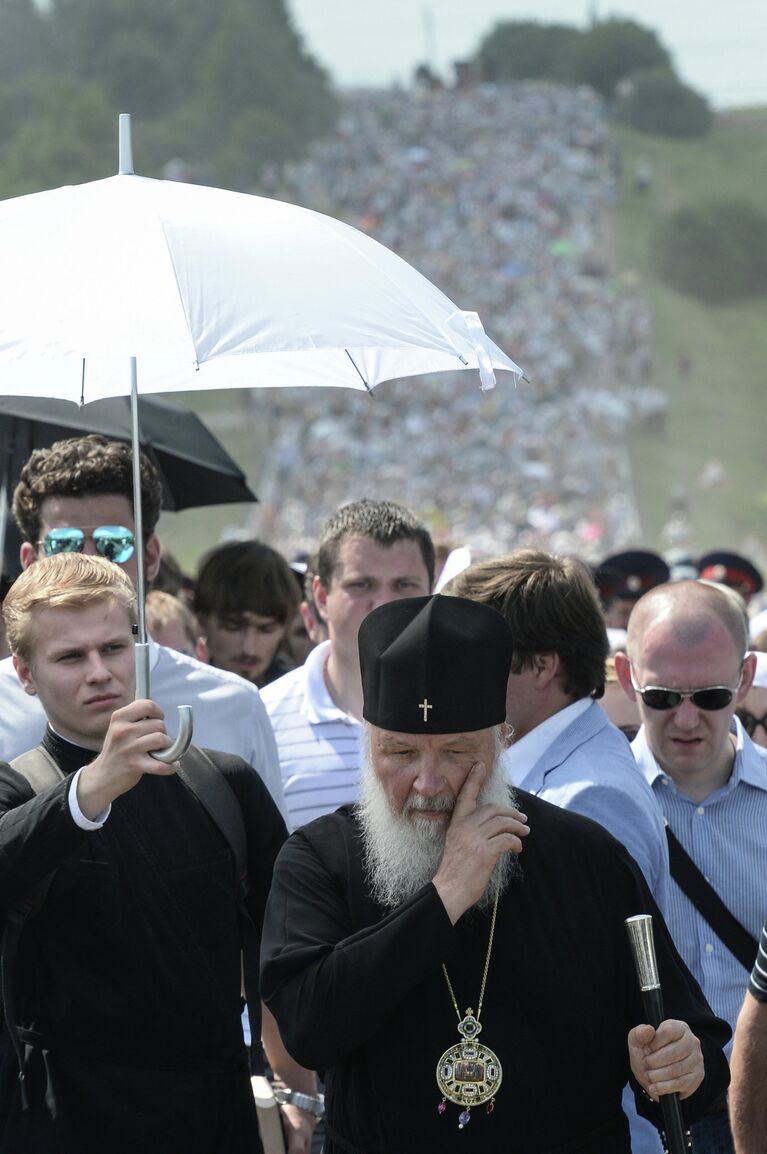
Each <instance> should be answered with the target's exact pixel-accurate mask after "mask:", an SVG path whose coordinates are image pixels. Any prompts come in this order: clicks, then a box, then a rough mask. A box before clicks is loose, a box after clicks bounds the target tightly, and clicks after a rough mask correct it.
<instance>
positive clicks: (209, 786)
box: [177, 745, 264, 1074]
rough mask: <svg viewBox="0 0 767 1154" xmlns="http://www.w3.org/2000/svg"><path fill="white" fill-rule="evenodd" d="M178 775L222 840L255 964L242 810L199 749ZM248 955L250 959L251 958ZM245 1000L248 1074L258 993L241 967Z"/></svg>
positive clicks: (257, 1051)
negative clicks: (231, 862) (228, 854)
mask: <svg viewBox="0 0 767 1154" xmlns="http://www.w3.org/2000/svg"><path fill="white" fill-rule="evenodd" d="M177 772H178V776H179V777H180V778H181V780H182V782H183V783H184V785H185V786H186V787H187V789H189V791H190V792H191V793H193V794H194V796H195V797H196V798H197V800H198V801H199V803H200V805H201V806H202V807H203V809H204V810H205V811H206V813H207V814H208V817H209V818H210V819H211V821H212V822H213V823H214V825H216V826H217V828H218V830H219V831H220V833H221V834H222V836H223V837H224V839H225V841H226V843H227V845H228V846H229V850H230V852H231V855H232V858H233V859H234V866H235V870H236V876H237V891H236V896H237V908H238V910H239V914H240V932H241V934H242V945H243V950H244V951H246V952H247V955H248V957H249V958H250V960H251V962H253V961H254V960H255V964H256V965H257V964H258V957H257V955H258V935H257V933H256V927H255V926H254V925H253V919H252V918H251V916H250V913H249V911H248V908H247V906H246V905H245V899H246V897H247V896H248V891H249V889H250V880H249V877H248V837H247V830H246V828H245V818H244V816H243V813H242V808H241V806H240V803H239V801H238V799H237V795H236V794H235V792H234V790H233V789H232V787H231V786H230V785H229V782H228V781H227V780H226V778H225V777H224V775H223V773H222V772H221V770H220V769H219V768H218V766H217V765H216V764H215V762H214V761H213V760H212V758H211V757H209V756H208V754H207V753H206V752H205V750H204V749H200V748H199V746H196V745H190V747H189V749H188V750H187V752H186V753H185V754H184V756H183V757H182V758H181V760H180V762H179V765H178V771H177ZM251 955H252V957H251ZM243 985H244V988H245V1001H246V1003H247V1007H248V1018H249V1019H250V1072H251V1074H263V1073H264V1056H263V1050H262V1048H261V993H260V989H259V984H258V976H257V973H256V974H253V973H252V972H251V971H250V968H249V967H247V966H243Z"/></svg>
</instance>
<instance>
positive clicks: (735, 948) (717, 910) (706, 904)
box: [666, 826, 759, 974]
mask: <svg viewBox="0 0 767 1154" xmlns="http://www.w3.org/2000/svg"><path fill="white" fill-rule="evenodd" d="M666 838H667V840H668V857H669V866H670V868H671V876H672V878H673V879H674V881H675V882H676V884H677V885H678V886H679V888H680V890H682V892H683V893H685V894H686V895H687V897H688V898H689V899H690V901H691V902H692V904H693V905H694V906H695V908H696V909H697V910H698V913H700V914H702V915H703V917H704V918H705V919H706V921H707V922H708V924H709V925H710V926H711V928H712V930H713V931H714V933H715V934H716V936H717V937H718V938H719V939H720V940H721V941H722V942H724V944H725V945H726V946H727V949H728V950H729V951H730V953H731V954H732V955H733V957H734V958H736V959H737V961H739V962H740V964H741V966H743V968H744V969H746V970H748V972H749V974H750V973H751V970H752V969H753V966H754V960H755V959H756V954H757V950H758V949H759V943H758V942H757V940H756V938H754V937H752V935H751V934H750V933H749V932H748V930H746V929H744V928H743V926H742V925H741V924H740V922H739V921H738V919H737V918H736V917H735V916H734V915H733V914H731V913H730V911H729V910H728V909H727V906H726V905H725V904H724V902H723V901H722V899H721V898H720V897H719V894H718V893H717V892H716V890H715V889H714V888H713V887H712V886H711V885H710V884H709V882H707V881H706V879H705V878H704V876H703V874H702V873H701V872H700V870H699V869H698V867H697V866H696V864H695V862H694V861H693V860H692V858H691V857H690V855H689V854H688V853H687V851H686V850H685V849H683V847H682V845H681V844H680V842H679V841H678V840H677V838H676V837H675V835H674V834H673V833H672V831H671V830H670V829H669V827H668V826H666Z"/></svg>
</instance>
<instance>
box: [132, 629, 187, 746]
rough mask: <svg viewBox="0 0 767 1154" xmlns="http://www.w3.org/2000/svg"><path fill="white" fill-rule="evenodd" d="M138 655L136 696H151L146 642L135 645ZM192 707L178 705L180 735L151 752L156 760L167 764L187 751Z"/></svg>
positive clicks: (136, 654)
mask: <svg viewBox="0 0 767 1154" xmlns="http://www.w3.org/2000/svg"><path fill="white" fill-rule="evenodd" d="M134 651H135V656H136V697H137V698H138V697H151V692H150V688H149V646H148V645H147V644H146V643H145V642H143V643H142V642H138V643H137V644H136V645H135V646H134ZM192 729H193V722H192V707H191V705H179V707H178V736H177V737H176V740H175V741H174V742H173V745H171V746H170V747H169V748H168V749H160V750H157V752H155V753H152V754H150V756H151V757H153V758H154V759H155V761H162V762H164V763H165V765H170V764H171V762H174V761H178V759H179V758H180V757H183V755H184V754H185V753H186V751H187V749H188V748H189V744H190V742H191V740H192Z"/></svg>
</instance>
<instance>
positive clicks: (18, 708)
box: [0, 434, 285, 811]
mask: <svg viewBox="0 0 767 1154" xmlns="http://www.w3.org/2000/svg"><path fill="white" fill-rule="evenodd" d="M140 472H141V508H142V515H143V521H142V523H143V530H144V550H145V567H146V578H147V582H148V583H149V582H151V581H152V579H153V577H154V576H155V574H156V572H157V568H158V566H159V563H160V542H159V540H158V537H157V534H156V532H155V530H156V526H157V521H158V520H159V516H160V507H161V499H162V486H161V483H160V479H159V477H158V474H157V470H156V469H155V468H154V466H153V465H152V464H151V462H150V461H149V460H148V458H147V457H146V456H145V455H144V454H143V453H142V455H141V470H140ZM13 515H14V517H15V519H16V523H17V525H18V527H19V531H20V533H21V536H22V541H23V543H22V546H21V564H22V566H23V568H24V569H27V568H29V566H30V565H33V564H35V562H37V561H38V560H39V559H40V558H41V557H46V556H53V555H55V554H57V553H60V552H72V551H81V552H85V553H100V554H101V555H102V556H103V557H107V558H108V559H109V560H111V561H114V562H116V564H118V565H120V566H121V567H122V568H123V569H124V570H125V572H126V573H127V574H128V576H129V577H130V578H131V580H133V581H134V583H135V580H136V553H135V547H134V536H133V534H134V529H135V521H134V516H133V473H132V458H131V450H130V447H129V446H128V445H125V444H123V443H122V442H120V441H110V440H108V439H107V438H106V437H102V436H99V435H97V434H90V435H88V436H84V437H72V438H70V439H68V440H66V441H58V442H57V443H56V444H55V445H53V446H51V448H49V449H36V450H35V452H33V453H32V454H31V456H30V458H29V460H28V461H27V462H26V464H25V465H24V468H23V469H22V471H21V475H20V478H19V482H18V484H17V486H16V489H15V492H14V496H13ZM149 660H150V670H151V682H152V696H153V698H154V699H155V701H157V702H158V704H159V705H160V706H161V707H162V709H163V710H164V713H165V717H166V721H167V725H168V729H169V731H170V732H171V733H174V732H175V730H174V727H175V726H176V716H177V709H178V706H179V705H191V706H192V708H193V711H194V740H195V742H196V743H197V744H198V745H203V746H205V747H207V748H210V749H221V750H223V751H224V752H226V753H233V754H236V755H237V756H239V757H241V758H242V759H243V761H246V762H247V763H248V764H249V765H252V766H253V767H254V769H255V770H256V771H257V772H258V773H259V774H260V775H261V777H262V778H263V779H264V781H265V782H266V785H267V788H268V789H269V792H270V793H271V795H272V797H273V798H274V800H275V802H276V803H277V805H278V807H279V808H280V810H281V811H282V810H284V805H285V802H284V798H283V796H282V785H281V782H280V773H279V763H278V761H277V749H276V746H275V743H274V735H273V733H272V730H271V726H270V725H269V719H268V717H267V716H266V712H265V710H264V707H263V705H262V703H261V700H260V698H259V695H258V690H257V689H256V688H255V686H249V685H247V684H246V683H245V682H244V681H243V679H242V678H240V677H237V676H236V675H235V674H233V673H229V672H227V671H226V670H223V669H222V670H218V669H212V668H211V667H210V666H208V665H203V664H202V662H200V661H197V660H195V658H193V657H187V656H185V655H183V654H181V653H179V652H177V651H176V650H173V649H168V648H165V647H163V646H158V645H155V643H154V642H153V641H151V639H150V646H149ZM0 700H2V703H3V705H2V709H0V757H2V758H5V760H6V761H8V760H10V759H11V758H13V757H15V756H16V755H17V754H19V753H24V752H25V751H26V750H28V749H31V748H32V747H33V746H34V745H36V744H37V742H38V741H39V740H40V739H41V737H42V735H43V732H44V729H45V715H44V713H43V710H42V708H41V707H40V704H39V702H38V701H37V700H36V698H35V697H32V696H29V695H28V694H25V693H24V691H23V689H22V688H21V686H20V684H19V681H18V679H17V677H16V674H15V673H14V671H13V666H12V664H11V661H10V658H7V659H6V660H5V661H0Z"/></svg>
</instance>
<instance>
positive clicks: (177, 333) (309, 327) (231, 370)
mask: <svg viewBox="0 0 767 1154" xmlns="http://www.w3.org/2000/svg"><path fill="white" fill-rule="evenodd" d="M120 145H121V148H120V174H119V175H118V176H115V177H110V178H108V179H106V180H99V181H94V182H92V183H89V184H82V185H77V186H72V187H65V188H59V189H54V190H52V191H50V192H40V193H33V194H31V195H29V196H22V197H16V198H14V199H11V200H6V201H3V202H0V270H1V273H0V392H1V393H3V394H16V395H19V396H40V397H46V396H47V397H59V398H63V399H67V400H72V401H75V402H78V403H80V404H82V403H86V402H87V401H93V400H98V399H101V398H103V397H110V396H116V395H121V394H125V393H129V392H132V393H133V395H134V397H135V395H136V392H137V385H140V389H141V392H142V393H145V392H146V393H155V392H165V391H169V390H173V389H183V390H193V389H215V388H227V389H228V388H243V387H261V386H271V387H283V386H287V385H341V386H346V387H349V388H355V389H372V388H373V387H374V386H375V385H377V384H379V383H380V382H381V381H386V380H390V379H393V378H396V377H403V376H417V375H419V374H422V373H431V372H440V371H444V370H448V369H475V370H478V371H479V373H480V379H481V384H482V387H483V388H492V386H493V385H494V384H495V375H494V372H493V370H494V369H503V370H507V371H509V372H512V373H516V374H520V369H519V368H518V366H517V365H515V364H514V362H513V361H512V360H510V359H509V358H508V357H507V356H506V355H505V354H504V353H503V352H502V351H501V350H500V349H499V348H498V347H497V346H496V345H494V344H493V342H492V341H490V340H489V339H488V337H487V336H486V335H485V332H484V329H483V328H482V324H481V322H480V320H479V317H478V316H477V314H476V313H471V312H466V311H463V310H461V309H459V308H458V307H457V306H456V305H455V304H453V303H452V301H450V300H449V299H448V298H447V297H446V296H445V295H444V294H443V293H441V292H440V291H439V289H437V288H435V287H434V285H432V284H431V283H430V282H429V281H428V280H426V278H425V277H423V276H421V274H420V273H418V272H416V271H415V269H413V268H412V267H411V266H410V265H408V264H407V263H406V262H405V261H403V260H402V259H400V257H398V256H396V255H395V254H394V253H392V252H390V251H389V250H388V249H386V248H384V246H383V245H380V244H378V242H377V241H374V240H372V239H371V238H370V237H368V236H365V235H364V234H363V233H360V232H358V231H357V230H355V229H353V228H350V227H349V226H348V225H345V224H342V223H340V222H338V221H336V220H333V219H332V218H331V217H328V216H323V215H322V214H320V213H316V212H311V211H309V210H308V209H303V208H299V207H296V206H295V205H290V204H286V203H283V202H282V201H274V200H267V199H265V198H263V197H256V196H248V195H245V194H242V193H235V192H227V191H223V190H220V189H215V188H206V187H202V186H198V185H185V184H180V183H176V182H172V181H157V180H149V179H145V178H142V177H139V176H136V175H134V174H133V165H132V158H131V150H130V126H129V118H128V117H127V116H121V118H120ZM135 420H136V414H135V406H134V423H135ZM135 443H136V445H137V444H138V439H136V442H135ZM137 472H138V452H137V451H135V449H134V473H135V474H137ZM134 504H135V509H136V536H137V545H138V542H139V541H140V538H141V526H140V506H141V502H140V500H138V499H137V500H136V501H135V502H134ZM138 569H139V575H140V576H139V589H138V602H139V646H138V650H139V654H141V647H142V646H144V652H145V651H146V644H145V643H146V632H145V624H144V619H143V600H144V598H143V592H144V591H143V566H142V563H141V558H140V557H139V563H138ZM141 660H142V662H143V664H144V666H145V669H143V670H140V671H138V677H137V682H138V693H139V695H140V696H143V695H148V693H149V686H148V658H142V659H141ZM175 752H176V751H175V749H174V750H171V751H169V753H175ZM176 756H177V754H176Z"/></svg>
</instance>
